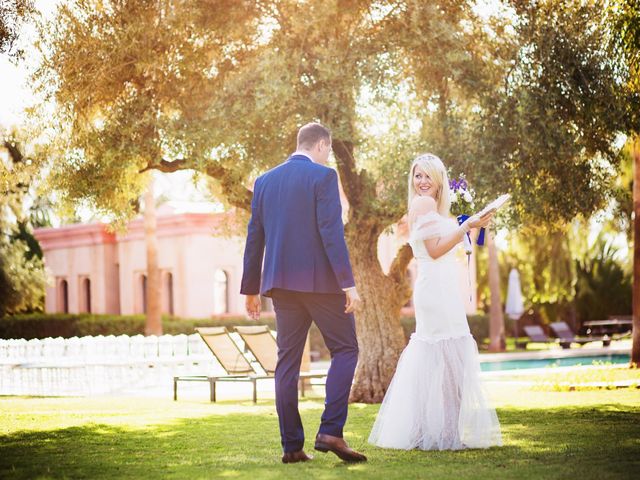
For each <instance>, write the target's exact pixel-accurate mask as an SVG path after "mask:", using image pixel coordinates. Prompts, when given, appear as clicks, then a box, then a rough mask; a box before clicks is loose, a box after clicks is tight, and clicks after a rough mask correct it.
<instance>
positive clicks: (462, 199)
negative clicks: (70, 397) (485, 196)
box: [449, 175, 484, 255]
mask: <svg viewBox="0 0 640 480" xmlns="http://www.w3.org/2000/svg"><path fill="white" fill-rule="evenodd" d="M449 189H450V191H451V194H450V195H451V196H450V198H451V213H452V214H453V215H455V216H456V218H457V220H458V224H460V225H462V223H463V222H464V221H465V220H466V219H467V218H469V216H470V215H471V214H472V213H473V211H474V203H473V191H472V190H471V189H470V188H469V184H468V183H467V180H466V179H465V178H464V175H460V177H459V178H457V179H455V178H454V179H452V180H449ZM463 243H464V251H465V252H466V254H467V255H471V251H472V248H471V236H470V235H469V234H468V233H467V234H466V235H465V236H464V239H463ZM477 243H478V245H483V244H484V228H482V229H480V234H479V235H478V242H477Z"/></svg>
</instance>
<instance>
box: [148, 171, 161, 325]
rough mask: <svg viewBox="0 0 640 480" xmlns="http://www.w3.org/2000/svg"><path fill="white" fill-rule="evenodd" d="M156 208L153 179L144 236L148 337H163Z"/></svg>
mask: <svg viewBox="0 0 640 480" xmlns="http://www.w3.org/2000/svg"><path fill="white" fill-rule="evenodd" d="M156 226H157V221H156V207H155V199H154V197H153V177H151V180H150V181H149V186H148V188H147V191H146V192H145V194H144V235H145V243H146V247H147V322H146V325H145V328H144V333H145V334H146V335H162V316H161V306H160V269H159V268H158V237H157V236H156Z"/></svg>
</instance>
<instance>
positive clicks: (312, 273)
mask: <svg viewBox="0 0 640 480" xmlns="http://www.w3.org/2000/svg"><path fill="white" fill-rule="evenodd" d="M265 250H266V251H265ZM263 256H264V268H263V272H262V275H261V269H262V267H263V265H262V264H263ZM261 277H262V284H261V281H260V280H261ZM354 285H355V282H354V280H353V273H352V271H351V263H350V262H349V253H348V251H347V245H346V243H345V240H344V227H343V224H342V207H341V205H340V195H339V192H338V176H337V174H336V172H335V170H332V169H331V168H327V167H324V166H322V165H319V164H317V163H314V162H312V161H311V160H310V159H309V158H307V157H306V156H304V155H294V156H292V157H290V158H289V159H288V160H287V161H286V162H285V163H283V164H281V165H279V166H277V167H275V168H274V169H272V170H269V171H268V172H267V173H265V174H264V175H262V176H260V177H259V178H258V179H257V180H256V183H255V186H254V190H253V200H252V201H251V220H250V221H249V228H248V233H247V244H246V247H245V250H244V272H243V275H242V286H241V290H240V293H242V294H244V295H256V294H258V293H262V294H263V295H267V296H268V295H269V293H270V291H271V290H272V289H274V288H282V289H286V290H294V291H298V292H314V293H342V289H344V288H349V287H353V286H354Z"/></svg>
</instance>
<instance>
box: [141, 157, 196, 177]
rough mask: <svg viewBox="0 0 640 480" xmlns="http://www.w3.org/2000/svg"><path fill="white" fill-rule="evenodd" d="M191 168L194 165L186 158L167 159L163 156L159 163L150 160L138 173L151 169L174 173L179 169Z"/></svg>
mask: <svg viewBox="0 0 640 480" xmlns="http://www.w3.org/2000/svg"><path fill="white" fill-rule="evenodd" d="M190 168H193V167H192V166H191V165H190V164H189V162H188V161H187V160H185V159H184V158H179V159H178V160H165V159H164V158H163V159H161V160H160V161H159V162H158V163H151V162H149V164H148V165H147V166H146V167H144V168H143V169H142V170H140V171H139V172H138V173H144V172H147V171H149V170H158V171H160V172H164V173H172V172H177V171H178V170H188V169H190Z"/></svg>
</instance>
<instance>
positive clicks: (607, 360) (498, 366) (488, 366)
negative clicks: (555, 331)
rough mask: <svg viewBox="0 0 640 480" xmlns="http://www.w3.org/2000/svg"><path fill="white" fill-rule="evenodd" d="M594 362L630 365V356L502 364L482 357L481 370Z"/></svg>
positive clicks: (548, 359) (611, 355)
mask: <svg viewBox="0 0 640 480" xmlns="http://www.w3.org/2000/svg"><path fill="white" fill-rule="evenodd" d="M594 362H604V363H629V354H626V353H614V354H608V355H588V356H581V357H566V358H536V359H531V360H505V361H502V362H490V361H485V362H483V361H482V357H480V370H482V371H483V372H496V371H501V370H523V369H528V368H544V367H572V366H574V365H591V364H593V363H594Z"/></svg>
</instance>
